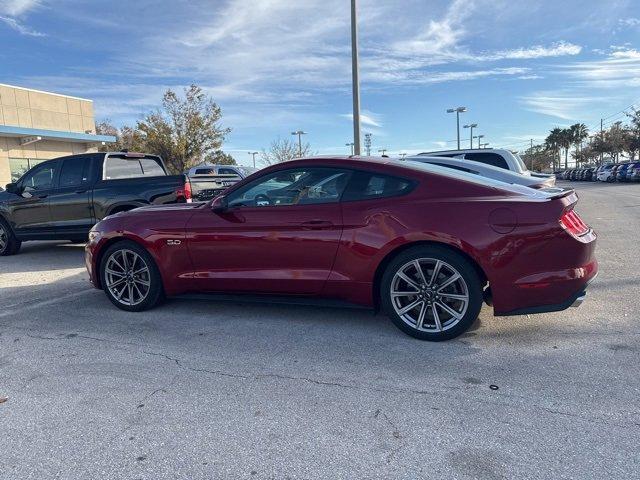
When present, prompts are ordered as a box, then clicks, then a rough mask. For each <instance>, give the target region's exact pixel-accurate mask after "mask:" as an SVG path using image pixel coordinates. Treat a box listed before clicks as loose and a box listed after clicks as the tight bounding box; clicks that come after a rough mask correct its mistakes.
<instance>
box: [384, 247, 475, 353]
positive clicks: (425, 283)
mask: <svg viewBox="0 0 640 480" xmlns="http://www.w3.org/2000/svg"><path fill="white" fill-rule="evenodd" d="M380 289H381V291H380V299H381V304H382V307H383V309H384V311H385V312H386V314H387V315H388V316H389V317H390V318H391V320H392V321H393V323H394V324H395V325H396V326H397V327H398V328H399V329H400V330H402V331H403V332H405V333H406V334H408V335H411V336H412V337H415V338H419V339H420V340H429V341H441V340H448V339H451V338H454V337H457V336H458V335H460V334H461V333H463V332H465V331H466V330H467V329H468V328H469V327H470V326H471V325H472V324H473V322H475V320H476V319H477V318H478V314H479V313H480V309H481V308H482V284H481V282H480V279H479V277H478V274H477V272H476V270H475V268H474V267H473V265H471V264H470V263H469V261H468V260H467V259H465V258H464V257H463V256H462V255H459V254H457V253H455V252H454V251H451V250H449V249H447V248H443V247H438V246H425V247H416V248H411V249H409V250H406V251H405V252H402V253H401V254H400V255H398V256H397V257H395V258H394V259H393V260H392V261H391V262H390V264H389V265H388V266H387V268H386V270H385V272H384V274H383V277H382V281H381V286H380Z"/></svg>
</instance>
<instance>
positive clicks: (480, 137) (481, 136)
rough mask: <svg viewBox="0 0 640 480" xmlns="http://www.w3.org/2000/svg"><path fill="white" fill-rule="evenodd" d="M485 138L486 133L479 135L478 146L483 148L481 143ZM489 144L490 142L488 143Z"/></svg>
mask: <svg viewBox="0 0 640 480" xmlns="http://www.w3.org/2000/svg"><path fill="white" fill-rule="evenodd" d="M483 138H484V135H478V148H482V145H480V141H481V140H482V139H483ZM487 145H488V144H487Z"/></svg>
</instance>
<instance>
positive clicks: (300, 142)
mask: <svg viewBox="0 0 640 480" xmlns="http://www.w3.org/2000/svg"><path fill="white" fill-rule="evenodd" d="M306 134H307V132H303V131H302V130H296V131H295V132H291V135H297V136H298V156H299V157H302V135H306Z"/></svg>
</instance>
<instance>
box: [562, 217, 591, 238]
mask: <svg viewBox="0 0 640 480" xmlns="http://www.w3.org/2000/svg"><path fill="white" fill-rule="evenodd" d="M560 225H561V226H562V228H564V229H565V230H566V231H567V233H569V234H570V235H571V236H572V237H574V238H579V237H580V236H582V235H584V234H585V233H588V232H589V226H588V225H587V224H586V223H584V222H583V221H582V219H581V218H580V216H579V215H578V214H577V213H576V212H575V211H574V210H567V211H566V212H564V213H563V214H562V217H560Z"/></svg>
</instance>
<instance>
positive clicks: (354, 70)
mask: <svg viewBox="0 0 640 480" xmlns="http://www.w3.org/2000/svg"><path fill="white" fill-rule="evenodd" d="M356 1H357V0H351V74H352V77H353V78H352V79H353V144H354V147H353V150H354V155H360V75H359V71H358V17H357V8H356Z"/></svg>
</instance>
